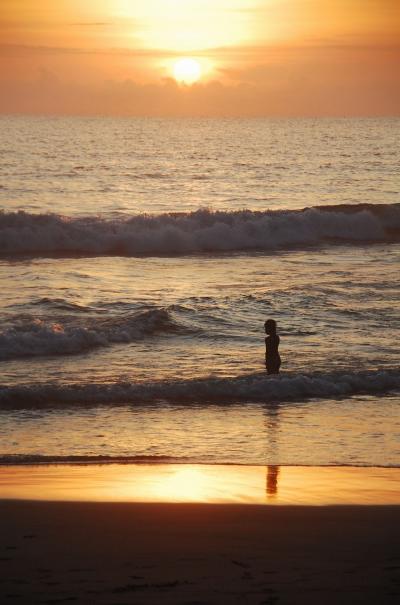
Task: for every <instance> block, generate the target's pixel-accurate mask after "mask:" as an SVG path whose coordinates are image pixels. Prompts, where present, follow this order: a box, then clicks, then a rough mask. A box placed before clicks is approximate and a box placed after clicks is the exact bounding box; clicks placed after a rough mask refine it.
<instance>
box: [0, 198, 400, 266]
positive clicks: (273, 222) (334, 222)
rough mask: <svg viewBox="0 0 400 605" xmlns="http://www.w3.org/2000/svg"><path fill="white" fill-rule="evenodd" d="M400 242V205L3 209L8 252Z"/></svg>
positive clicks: (1, 234) (0, 226) (171, 251)
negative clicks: (76, 211) (87, 211)
mask: <svg viewBox="0 0 400 605" xmlns="http://www.w3.org/2000/svg"><path fill="white" fill-rule="evenodd" d="M399 240H400V204H386V205H379V204H358V205H338V206H324V207H322V206H321V207H315V208H306V209H304V210H286V211H282V210H279V211H278V210H275V211H270V210H268V211H263V212H261V211H250V210H242V211H234V212H225V211H216V212H213V211H211V210H198V211H196V212H184V213H167V214H161V215H138V216H133V217H131V218H128V219H127V218H121V219H114V220H111V219H105V218H99V217H81V218H67V217H63V216H60V215H56V214H29V213H27V212H10V213H1V214H0V254H1V255H3V256H7V255H8V256H12V255H21V254H27V255H32V256H35V255H61V256H69V255H74V254H80V255H96V256H97V255H99V256H100V255H118V256H137V255H152V254H164V255H165V254H166V255H179V254H193V253H202V252H232V251H251V250H265V251H273V250H278V249H285V248H291V247H297V248H299V247H304V246H305V247H309V246H318V245H323V244H326V243H352V244H354V243H363V242H385V241H399Z"/></svg>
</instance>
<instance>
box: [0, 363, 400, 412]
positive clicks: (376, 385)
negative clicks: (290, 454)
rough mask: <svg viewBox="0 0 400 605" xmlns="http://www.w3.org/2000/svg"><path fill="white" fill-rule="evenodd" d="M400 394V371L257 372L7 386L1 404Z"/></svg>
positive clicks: (0, 389)
mask: <svg viewBox="0 0 400 605" xmlns="http://www.w3.org/2000/svg"><path fill="white" fill-rule="evenodd" d="M398 390H400V372H399V371H398V370H394V369H388V370H375V371H374V370H368V371H360V372H352V371H348V372H345V371H335V372H329V373H324V372H314V373H308V374H281V375H279V376H267V375H266V374H265V373H257V374H250V375H244V376H237V377H234V378H203V379H193V380H172V381H159V382H152V383H129V382H119V383H113V384H98V383H92V384H83V385H79V384H70V385H64V384H33V385H27V386H25V385H24V386H3V387H0V406H1V407H4V408H6V407H9V408H26V407H28V408H29V407H41V406H45V407H49V406H50V407H52V406H57V405H68V406H69V405H81V406H91V405H113V404H148V403H160V404H163V403H183V404H186V403H187V404H190V403H212V404H227V403H235V402H286V401H287V402H290V401H302V400H306V399H313V398H340V397H345V396H353V395H358V394H367V395H369V394H376V393H380V394H383V393H388V392H391V391H398Z"/></svg>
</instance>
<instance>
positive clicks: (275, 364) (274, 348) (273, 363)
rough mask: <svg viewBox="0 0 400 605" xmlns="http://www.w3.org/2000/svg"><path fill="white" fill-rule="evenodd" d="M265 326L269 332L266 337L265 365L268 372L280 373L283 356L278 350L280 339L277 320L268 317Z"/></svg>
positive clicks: (266, 331)
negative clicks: (277, 331)
mask: <svg viewBox="0 0 400 605" xmlns="http://www.w3.org/2000/svg"><path fill="white" fill-rule="evenodd" d="M264 328H265V333H266V334H267V337H266V339H265V367H266V368H267V374H279V368H280V367H281V358H280V356H279V352H278V349H279V342H280V339H279V336H278V334H277V333H276V321H275V320H274V319H267V321H266V322H265V324H264Z"/></svg>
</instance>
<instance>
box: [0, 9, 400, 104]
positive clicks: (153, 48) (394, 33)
mask: <svg viewBox="0 0 400 605" xmlns="http://www.w3.org/2000/svg"><path fill="white" fill-rule="evenodd" d="M182 57H189V58H194V59H196V60H197V61H198V62H199V63H200V65H201V68H202V72H203V75H202V77H201V79H200V80H199V81H198V82H196V83H195V84H193V85H190V86H187V85H182V84H179V83H177V82H176V81H175V80H174V78H173V65H174V62H176V61H177V60H178V59H179V58H182ZM399 64H400V0H85V1H82V0H1V1H0V86H1V94H0V112H2V113H16V112H17V113H39V114H46V113H51V114H81V115H99V114H100V115H157V116H179V115H195V116H202V115H207V116H214V115H215V116H220V115H224V116H269V115H271V116H303V115H306V116H307V115H311V116H313V115H315V116H319V115H328V116H329V115H398V114H399V108H400V77H399V75H398V73H399Z"/></svg>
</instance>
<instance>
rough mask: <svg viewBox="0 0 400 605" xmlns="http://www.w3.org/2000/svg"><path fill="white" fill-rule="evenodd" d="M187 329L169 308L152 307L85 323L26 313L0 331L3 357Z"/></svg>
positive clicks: (67, 351) (66, 351)
mask: <svg viewBox="0 0 400 605" xmlns="http://www.w3.org/2000/svg"><path fill="white" fill-rule="evenodd" d="M187 331H188V330H187V329H186V328H185V327H184V326H183V325H180V324H178V323H177V322H176V321H175V320H174V319H173V317H172V315H171V313H170V312H169V311H168V310H167V309H163V308H160V309H151V310H148V311H143V312H141V313H133V314H128V315H123V316H122V317H121V316H119V317H111V318H105V319H104V318H98V317H96V318H91V320H86V322H85V325H74V324H72V325H68V324H63V323H62V321H56V322H52V321H50V320H43V319H38V318H35V317H32V316H26V315H23V316H21V318H20V319H19V320H14V324H13V326H12V327H9V328H7V329H6V330H4V331H3V332H0V361H5V360H8V359H18V358H22V357H38V356H43V355H73V354H78V353H83V352H85V351H88V350H91V349H95V348H98V347H105V346H108V345H110V344H117V343H129V342H133V341H135V340H140V339H142V338H145V337H148V336H153V335H155V334H162V333H181V332H187Z"/></svg>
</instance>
